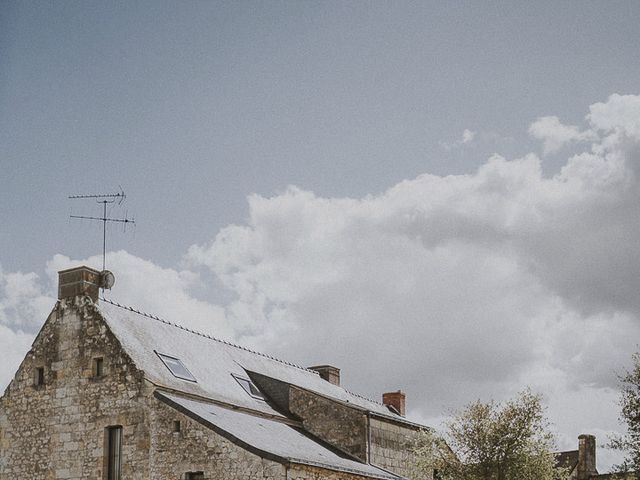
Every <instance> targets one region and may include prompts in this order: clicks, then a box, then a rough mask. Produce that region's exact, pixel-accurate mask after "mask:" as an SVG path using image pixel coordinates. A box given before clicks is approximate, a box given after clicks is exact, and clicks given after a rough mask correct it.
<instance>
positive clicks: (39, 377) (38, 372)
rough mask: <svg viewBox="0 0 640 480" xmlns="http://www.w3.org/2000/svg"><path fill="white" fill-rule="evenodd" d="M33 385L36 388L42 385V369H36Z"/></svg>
mask: <svg viewBox="0 0 640 480" xmlns="http://www.w3.org/2000/svg"><path fill="white" fill-rule="evenodd" d="M33 383H34V384H35V385H36V387H40V386H42V385H44V367H38V368H36V372H35V378H34V379H33Z"/></svg>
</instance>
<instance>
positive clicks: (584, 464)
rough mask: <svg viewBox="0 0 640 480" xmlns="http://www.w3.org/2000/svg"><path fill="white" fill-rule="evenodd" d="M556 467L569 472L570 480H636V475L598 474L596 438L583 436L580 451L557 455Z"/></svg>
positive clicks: (579, 446)
mask: <svg viewBox="0 0 640 480" xmlns="http://www.w3.org/2000/svg"><path fill="white" fill-rule="evenodd" d="M556 467H559V468H564V469H566V471H567V474H568V476H567V479H568V480H607V479H612V480H614V479H617V480H625V479H632V478H633V479H635V478H637V477H636V475H635V474H634V473H598V469H597V468H596V437H595V436H593V435H586V434H582V435H580V436H579V437H578V449H577V450H567V451H564V452H558V453H556Z"/></svg>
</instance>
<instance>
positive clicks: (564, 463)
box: [555, 450, 578, 472]
mask: <svg viewBox="0 0 640 480" xmlns="http://www.w3.org/2000/svg"><path fill="white" fill-rule="evenodd" d="M555 457H556V465H555V468H567V469H568V470H569V472H572V471H573V469H574V468H576V466H577V465H578V450H568V451H566V452H558V453H556V454H555Z"/></svg>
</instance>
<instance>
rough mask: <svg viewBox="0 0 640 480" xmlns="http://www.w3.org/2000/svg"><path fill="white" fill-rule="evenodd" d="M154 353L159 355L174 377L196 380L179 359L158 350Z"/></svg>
mask: <svg viewBox="0 0 640 480" xmlns="http://www.w3.org/2000/svg"><path fill="white" fill-rule="evenodd" d="M156 355H158V357H160V360H162V362H163V363H164V365H165V366H166V367H167V368H168V369H169V371H170V372H171V373H172V374H173V376H174V377H177V378H181V379H182V380H188V381H190V382H197V380H196V377H194V376H193V375H192V374H191V372H190V371H189V370H188V369H187V367H185V366H184V364H183V363H182V362H181V361H180V359H178V358H176V357H170V356H169V355H165V354H163V353H158V352H156Z"/></svg>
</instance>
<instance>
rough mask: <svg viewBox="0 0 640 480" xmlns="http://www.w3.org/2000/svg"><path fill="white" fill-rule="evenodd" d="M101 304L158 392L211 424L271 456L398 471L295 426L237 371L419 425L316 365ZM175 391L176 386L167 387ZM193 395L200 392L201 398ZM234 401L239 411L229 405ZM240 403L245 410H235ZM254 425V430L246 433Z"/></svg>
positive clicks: (375, 472) (377, 473)
mask: <svg viewBox="0 0 640 480" xmlns="http://www.w3.org/2000/svg"><path fill="white" fill-rule="evenodd" d="M101 300H102V301H101V302H100V303H99V304H98V308H99V310H100V312H101V314H102V316H103V318H104V320H105V322H106V323H107V325H108V326H109V328H110V329H111V331H112V332H113V334H114V335H115V336H116V337H117V338H118V340H119V341H120V343H121V344H122V346H123V348H124V350H125V351H126V352H127V353H128V354H129V356H130V357H131V359H132V360H133V362H134V363H135V364H136V366H137V367H138V368H139V369H140V370H142V371H144V374H145V378H146V379H147V380H149V381H150V382H152V383H153V384H155V385H156V386H158V387H160V388H161V389H162V390H163V391H164V393H162V394H160V393H159V392H158V391H157V392H156V396H157V397H158V398H159V399H161V400H162V401H164V402H165V403H168V404H170V405H172V406H173V407H174V408H179V409H180V410H182V411H184V412H185V413H188V414H189V415H191V416H192V417H194V418H196V419H197V420H198V421H200V422H201V423H203V424H205V425H208V426H210V427H212V428H214V430H217V431H220V432H224V433H225V434H226V435H227V436H230V437H232V438H234V439H236V440H238V441H239V442H240V443H241V444H247V445H249V446H251V448H253V449H255V450H257V451H260V452H266V453H267V454H268V455H271V456H275V457H278V458H282V459H286V460H287V461H291V462H293V463H303V464H307V465H317V466H327V468H332V469H334V470H335V469H337V470H343V471H356V470H357V471H359V472H361V473H363V474H365V475H368V476H371V477H375V478H385V479H387V478H388V479H392V478H393V479H396V478H401V477H398V476H396V475H394V474H391V473H387V472H385V471H384V470H381V469H378V468H376V467H373V466H371V465H367V464H363V463H360V462H358V461H355V460H351V459H348V458H345V457H343V456H340V455H339V454H337V453H336V452H334V451H332V450H331V449H330V447H329V448H328V447H327V446H324V445H323V444H322V443H321V442H319V441H318V440H312V439H311V438H309V437H308V436H305V435H303V434H302V433H301V432H300V431H298V430H296V429H295V428H294V426H291V424H295V423H296V422H295V421H293V420H290V419H288V418H287V417H286V416H285V415H283V414H282V413H281V412H279V411H278V410H276V409H275V408H273V407H272V406H271V405H270V404H269V403H267V402H265V401H263V400H260V399H257V398H254V397H252V396H251V395H249V394H248V393H247V392H246V391H245V390H244V389H243V388H242V386H241V385H240V384H239V383H238V381H237V380H236V378H234V375H235V376H237V377H241V378H250V377H249V374H250V373H251V374H252V375H253V374H256V373H257V374H258V375H261V376H264V377H269V378H272V379H276V380H278V381H280V382H285V383H288V384H291V385H296V386H298V387H301V388H304V389H307V390H309V391H312V392H315V393H317V394H320V395H323V396H325V397H329V398H331V399H334V400H336V401H339V402H342V403H345V404H349V405H351V406H353V407H355V408H358V409H362V410H366V411H367V412H371V413H372V414H374V415H378V416H382V417H385V418H389V419H391V420H394V421H397V422H402V423H407V424H409V425H415V424H413V423H411V422H408V421H406V420H405V419H404V418H403V417H401V416H400V415H397V414H394V413H392V412H390V411H389V410H388V409H387V407H386V406H384V405H382V404H380V403H377V402H374V401H373V400H369V399H366V398H364V397H361V396H359V395H356V394H353V393H350V392H348V391H347V390H345V389H344V388H342V387H340V386H337V385H333V384H331V383H329V382H327V381H326V380H323V379H322V378H321V377H320V376H319V375H318V373H317V372H315V371H313V370H308V369H306V368H303V367H300V366H297V365H294V364H292V363H288V362H285V361H282V360H278V359H276V358H274V357H271V356H268V355H265V354H261V353H258V352H255V351H252V350H249V349H246V348H243V347H240V346H238V345H234V344H231V343H228V342H225V341H222V340H219V339H216V338H213V337H210V336H207V335H203V334H201V333H198V332H195V331H192V330H189V329H186V328H184V327H181V326H179V325H176V324H172V323H170V322H167V321H165V320H162V319H160V318H158V317H154V316H151V315H148V314H145V313H142V312H139V311H136V310H134V309H132V308H129V307H125V306H122V305H119V304H117V303H115V302H111V301H109V300H105V299H101ZM158 354H164V355H168V356H171V357H175V358H178V359H180V361H181V362H182V363H183V364H184V366H185V367H186V368H187V369H188V370H189V371H190V372H191V373H192V374H193V376H194V377H195V378H196V380H197V382H190V381H187V380H183V379H180V378H177V377H175V376H174V375H173V374H172V373H171V372H170V371H169V369H168V368H167V367H166V366H165V364H164V363H163V362H162V360H161V359H160V357H159V356H158ZM169 391H173V393H168V392H169ZM195 397H197V399H199V400H197V399H196V398H195ZM230 406H232V407H233V408H235V409H236V410H230V409H229V408H228V407H230ZM237 407H240V409H241V410H244V412H242V411H239V410H237ZM249 432H251V433H249Z"/></svg>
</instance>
